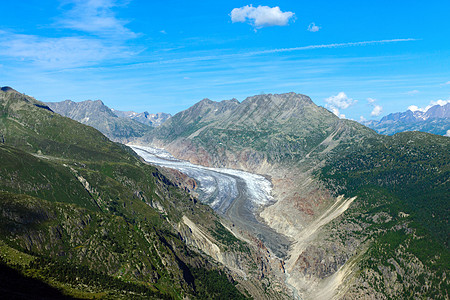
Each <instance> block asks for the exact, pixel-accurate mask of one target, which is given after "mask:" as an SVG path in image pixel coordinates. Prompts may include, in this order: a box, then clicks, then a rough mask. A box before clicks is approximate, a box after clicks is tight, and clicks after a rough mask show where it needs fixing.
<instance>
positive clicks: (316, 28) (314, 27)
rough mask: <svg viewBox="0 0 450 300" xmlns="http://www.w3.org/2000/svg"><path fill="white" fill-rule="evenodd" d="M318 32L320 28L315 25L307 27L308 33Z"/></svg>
mask: <svg viewBox="0 0 450 300" xmlns="http://www.w3.org/2000/svg"><path fill="white" fill-rule="evenodd" d="M319 30H320V27H319V26H317V25H316V24H315V23H311V24H309V26H308V31H310V32H317V31H319Z"/></svg>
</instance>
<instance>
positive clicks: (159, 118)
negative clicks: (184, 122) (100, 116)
mask: <svg viewBox="0 0 450 300" xmlns="http://www.w3.org/2000/svg"><path fill="white" fill-rule="evenodd" d="M111 111H112V112H113V113H114V114H115V115H116V116H118V117H119V118H125V119H132V120H136V121H138V122H140V123H142V124H145V125H148V126H153V127H157V126H160V125H161V124H162V123H164V122H165V121H167V120H168V119H169V118H170V117H172V115H171V114H166V113H163V112H159V113H156V114H151V113H149V112H148V111H144V112H142V113H137V112H134V111H120V110H116V109H113V108H111Z"/></svg>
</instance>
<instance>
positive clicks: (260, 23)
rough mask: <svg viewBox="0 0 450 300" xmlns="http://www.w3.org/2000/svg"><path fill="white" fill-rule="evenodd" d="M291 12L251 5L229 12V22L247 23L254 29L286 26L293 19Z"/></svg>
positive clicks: (276, 7)
mask: <svg viewBox="0 0 450 300" xmlns="http://www.w3.org/2000/svg"><path fill="white" fill-rule="evenodd" d="M294 15H295V14H294V13H293V12H291V11H286V12H282V11H281V10H280V8H279V7H278V6H275V7H269V6H261V5H259V6H258V7H254V6H252V5H251V4H250V5H246V6H243V7H240V8H234V9H233V10H232V11H231V14H230V16H231V22H233V23H249V24H250V25H252V26H253V27H254V28H256V29H259V28H263V27H268V26H286V25H287V24H288V23H289V20H292V19H293V18H294Z"/></svg>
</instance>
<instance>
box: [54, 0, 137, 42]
mask: <svg viewBox="0 0 450 300" xmlns="http://www.w3.org/2000/svg"><path fill="white" fill-rule="evenodd" d="M62 2H63V5H64V6H67V5H70V6H71V8H70V9H69V10H67V11H66V12H65V13H64V14H63V17H62V18H60V19H59V22H58V25H60V26H62V27H64V28H69V29H73V30H78V31H84V32H88V33H91V34H95V35H98V36H107V37H110V38H111V37H112V38H135V37H136V36H137V34H136V33H134V32H132V31H131V30H130V29H128V28H126V27H125V25H126V24H127V23H128V21H126V20H121V19H118V18H117V17H116V15H115V13H114V11H113V8H115V7H118V6H121V4H120V3H119V2H118V1H117V0H63V1H62Z"/></svg>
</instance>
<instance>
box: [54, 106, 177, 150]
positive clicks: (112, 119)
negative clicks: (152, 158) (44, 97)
mask: <svg viewBox="0 0 450 300" xmlns="http://www.w3.org/2000/svg"><path fill="white" fill-rule="evenodd" d="M46 104H47V105H48V106H49V107H50V108H51V109H52V110H53V111H54V112H57V113H59V114H60V115H63V116H65V117H69V118H71V119H73V120H75V121H78V122H80V123H83V124H85V125H89V126H92V127H94V128H96V129H97V130H99V131H100V132H102V133H103V134H104V135H106V136H107V137H108V138H110V139H111V140H113V141H116V142H122V143H126V142H129V141H130V140H131V139H133V138H136V137H141V136H143V135H144V134H145V133H146V132H148V131H150V130H151V129H152V127H154V126H159V125H161V124H162V123H164V122H165V121H166V120H168V119H169V118H170V117H171V116H170V114H165V113H157V114H149V113H148V112H143V113H136V112H133V111H127V112H124V111H119V110H114V109H111V108H109V107H108V106H106V105H105V104H104V103H103V102H102V101H101V100H96V101H91V100H87V101H82V102H74V101H71V100H65V101H62V102H48V103H46Z"/></svg>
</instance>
